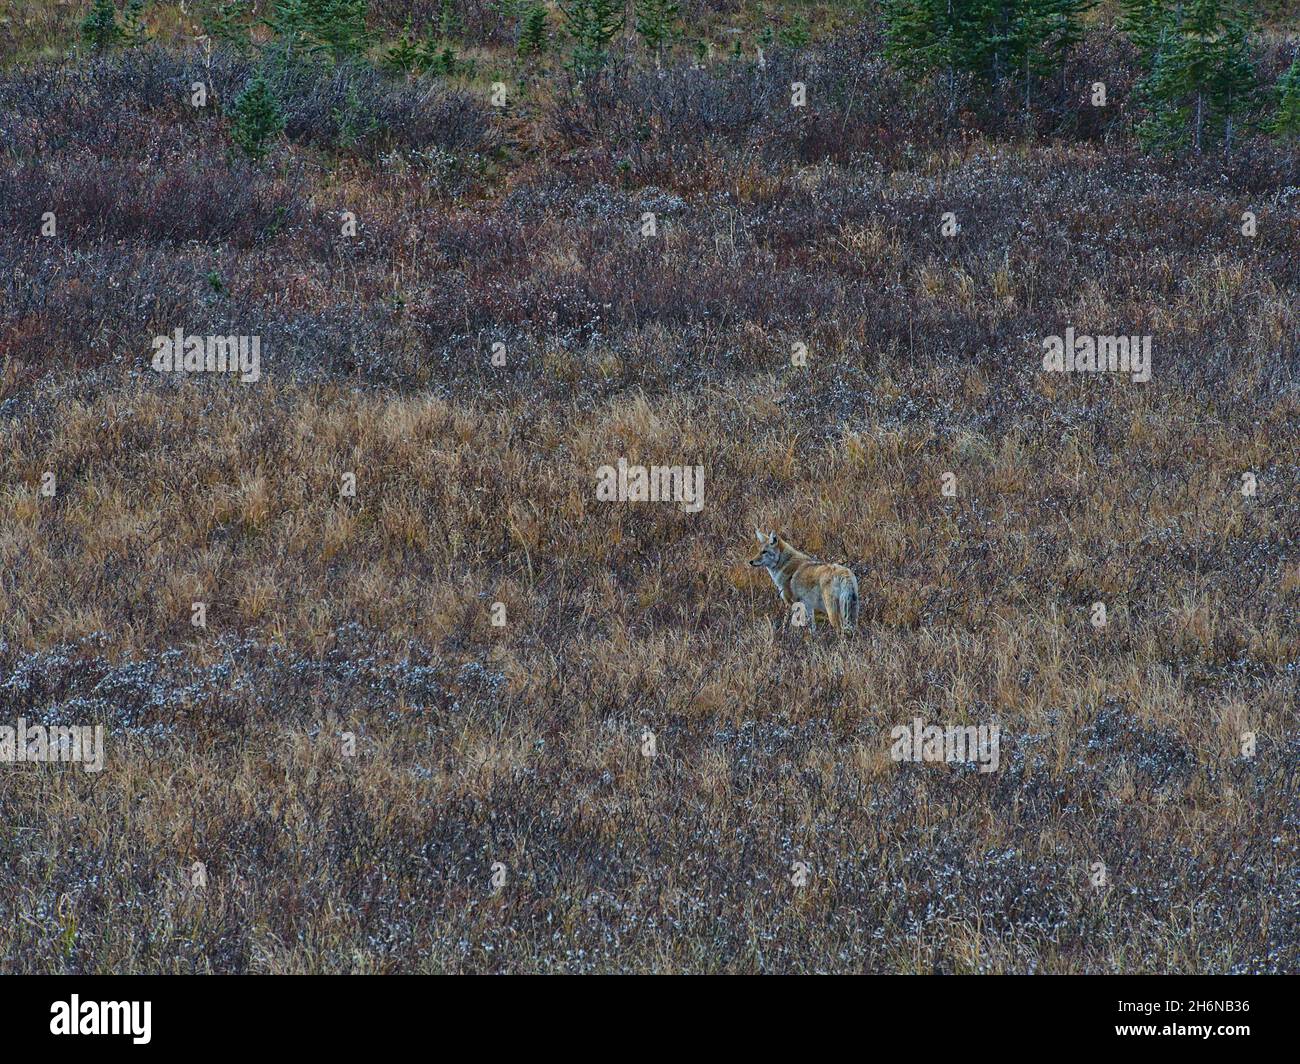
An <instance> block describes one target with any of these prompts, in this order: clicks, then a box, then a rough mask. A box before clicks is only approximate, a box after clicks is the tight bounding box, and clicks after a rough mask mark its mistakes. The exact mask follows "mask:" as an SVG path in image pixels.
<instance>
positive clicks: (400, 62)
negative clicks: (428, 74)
mask: <svg viewBox="0 0 1300 1064" xmlns="http://www.w3.org/2000/svg"><path fill="white" fill-rule="evenodd" d="M383 65H384V67H385V68H386V69H388V70H391V71H393V72H394V73H396V74H412V73H418V72H419V71H420V70H421V69H423V67H424V53H423V51H422V50H421V49H420V46H419V45H418V44H416V43H415V39H414V38H413V37H412V36H411V20H410V19H409V18H408V19H407V20H406V25H405V26H403V27H402V32H401V33H400V34H399V35H398V38H397V40H396V41H395V42H394V43H393V45H392V46H391V47H390V48H389V49H388V51H387V52H385V53H384V59H383Z"/></svg>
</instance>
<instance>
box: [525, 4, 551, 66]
mask: <svg viewBox="0 0 1300 1064" xmlns="http://www.w3.org/2000/svg"><path fill="white" fill-rule="evenodd" d="M546 22H547V20H546V5H545V4H533V6H532V7H530V8H529V9H528V10H527V11H525V12H524V19H523V23H522V25H521V26H520V27H519V54H520V55H521V56H527V55H541V54H542V53H543V52H544V51H546V39H547V34H546Z"/></svg>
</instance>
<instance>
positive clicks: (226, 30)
mask: <svg viewBox="0 0 1300 1064" xmlns="http://www.w3.org/2000/svg"><path fill="white" fill-rule="evenodd" d="M252 7H253V5H252V0H231V2H230V3H219V2H217V3H211V4H209V5H208V6H207V7H206V8H205V9H204V10H203V11H202V13H201V15H200V20H201V22H202V24H203V32H204V33H206V34H207V35H208V36H209V37H210V38H211V39H212V40H213V41H215V42H217V43H218V44H220V45H222V46H223V47H225V48H228V49H229V50H230V51H232V52H236V53H237V54H239V55H246V54H247V53H248V51H249V36H248V23H249V16H250V14H251V13H252Z"/></svg>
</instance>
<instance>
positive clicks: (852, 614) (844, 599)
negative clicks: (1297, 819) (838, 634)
mask: <svg viewBox="0 0 1300 1064" xmlns="http://www.w3.org/2000/svg"><path fill="white" fill-rule="evenodd" d="M840 624H841V626H842V627H843V628H844V631H846V632H852V631H853V630H854V629H856V628H857V626H858V589H857V588H856V587H854V586H853V585H852V584H849V585H848V586H847V587H844V588H843V589H841V591H840Z"/></svg>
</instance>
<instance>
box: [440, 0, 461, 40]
mask: <svg viewBox="0 0 1300 1064" xmlns="http://www.w3.org/2000/svg"><path fill="white" fill-rule="evenodd" d="M438 31H439V32H440V33H441V34H442V38H443V40H446V41H452V40H455V39H457V38H458V37H459V36H460V32H461V23H460V16H459V15H458V14H457V13H456V5H455V4H454V3H453V0H442V4H441V6H440V8H439V13H438Z"/></svg>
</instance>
